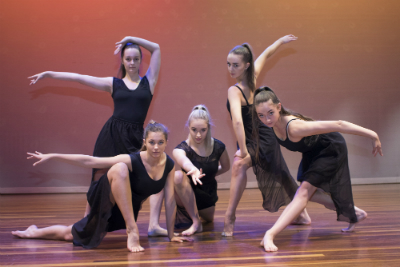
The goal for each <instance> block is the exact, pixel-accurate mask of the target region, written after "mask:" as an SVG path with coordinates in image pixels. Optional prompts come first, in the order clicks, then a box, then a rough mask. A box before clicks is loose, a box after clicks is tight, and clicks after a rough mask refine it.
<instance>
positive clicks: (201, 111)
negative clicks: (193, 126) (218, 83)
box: [186, 104, 212, 151]
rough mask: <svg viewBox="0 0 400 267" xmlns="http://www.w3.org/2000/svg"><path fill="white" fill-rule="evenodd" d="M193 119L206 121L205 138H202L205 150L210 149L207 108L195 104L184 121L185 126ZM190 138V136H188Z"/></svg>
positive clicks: (209, 118) (209, 121)
mask: <svg viewBox="0 0 400 267" xmlns="http://www.w3.org/2000/svg"><path fill="white" fill-rule="evenodd" d="M193 119H202V120H205V121H206V123H207V127H208V131H207V135H206V138H205V140H204V145H205V147H206V151H209V149H211V125H212V122H211V116H210V112H208V109H207V107H206V106H205V105H202V104H200V105H196V106H194V108H193V109H192V112H191V113H190V115H189V118H188V120H187V122H186V127H189V126H190V122H191V121H192V120H193ZM189 131H190V129H189ZM189 140H190V138H189Z"/></svg>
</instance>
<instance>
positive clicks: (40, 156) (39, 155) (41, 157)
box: [27, 151, 51, 166]
mask: <svg viewBox="0 0 400 267" xmlns="http://www.w3.org/2000/svg"><path fill="white" fill-rule="evenodd" d="M27 154H28V155H30V157H27V159H32V158H35V159H39V161H36V162H35V163H33V166H36V165H38V164H42V163H43V162H46V161H48V160H49V159H50V158H51V155H50V154H42V153H40V152H37V151H35V153H31V152H27Z"/></svg>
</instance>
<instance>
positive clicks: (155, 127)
mask: <svg viewBox="0 0 400 267" xmlns="http://www.w3.org/2000/svg"><path fill="white" fill-rule="evenodd" d="M150 132H153V133H155V132H162V133H163V134H164V137H165V140H168V128H167V127H166V126H165V125H163V124H161V123H158V122H155V121H153V120H151V121H150V122H149V124H147V126H146V128H144V133H143V139H144V140H146V139H147V137H148V136H149V133H150ZM146 150H147V147H146V142H143V145H142V148H141V149H140V151H146Z"/></svg>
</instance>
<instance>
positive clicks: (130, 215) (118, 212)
mask: <svg viewBox="0 0 400 267" xmlns="http://www.w3.org/2000/svg"><path fill="white" fill-rule="evenodd" d="M167 140H168V131H167V128H166V127H165V126H164V125H162V124H160V123H155V122H150V123H149V125H147V127H146V129H145V132H144V144H143V148H142V149H141V151H139V152H135V153H131V154H129V155H128V154H122V155H118V156H114V157H92V156H86V155H76V154H75V155H74V154H42V153H39V152H36V153H28V154H29V155H30V157H28V159H30V158H35V159H39V161H37V162H35V163H34V164H33V166H36V165H37V164H41V163H44V162H46V161H48V160H57V161H62V162H66V163H69V164H74V165H78V166H82V167H86V168H110V169H109V171H108V172H107V173H106V174H104V175H103V176H101V177H100V179H99V180H98V181H94V182H93V183H92V184H91V185H90V188H89V191H88V193H87V199H88V202H89V204H90V207H91V210H90V212H89V214H88V215H87V216H86V217H84V218H83V219H82V220H80V221H79V222H77V223H75V224H73V225H70V226H65V225H53V226H49V227H45V228H37V227H36V225H31V226H29V227H28V228H27V229H26V230H25V231H13V232H12V234H13V235H15V236H18V237H20V238H40V239H54V240H64V241H73V243H74V245H77V246H83V247H85V248H94V247H97V246H98V245H99V244H100V242H101V241H102V240H103V238H104V236H105V235H106V234H107V232H111V231H115V230H119V229H126V233H127V235H128V239H127V248H128V250H129V251H131V252H140V251H143V250H144V249H143V247H141V246H140V244H139V230H138V227H137V225H136V222H135V221H136V220H137V217H138V214H139V210H140V208H141V205H142V203H143V201H144V200H145V199H146V198H147V197H149V196H150V195H152V194H156V193H158V192H160V191H161V190H163V189H165V210H166V216H167V228H168V237H169V239H170V241H174V242H183V241H191V239H188V238H185V237H176V236H174V221H175V213H176V209H175V208H176V204H175V198H174V175H175V168H174V161H173V160H172V159H171V158H170V157H169V156H168V155H167V154H165V153H164V150H165V147H166V145H167Z"/></svg>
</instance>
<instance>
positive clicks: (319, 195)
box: [310, 188, 336, 210]
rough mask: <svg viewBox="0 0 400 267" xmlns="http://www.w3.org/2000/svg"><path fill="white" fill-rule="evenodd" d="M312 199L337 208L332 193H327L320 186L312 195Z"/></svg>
mask: <svg viewBox="0 0 400 267" xmlns="http://www.w3.org/2000/svg"><path fill="white" fill-rule="evenodd" d="M310 201H312V202H315V203H318V204H321V205H324V206H325V208H327V209H330V210H336V207H335V204H334V203H333V200H332V197H331V195H330V194H329V193H325V192H324V191H323V190H322V189H319V188H318V189H317V190H316V191H315V193H314V195H313V196H312V197H311V199H310Z"/></svg>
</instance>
